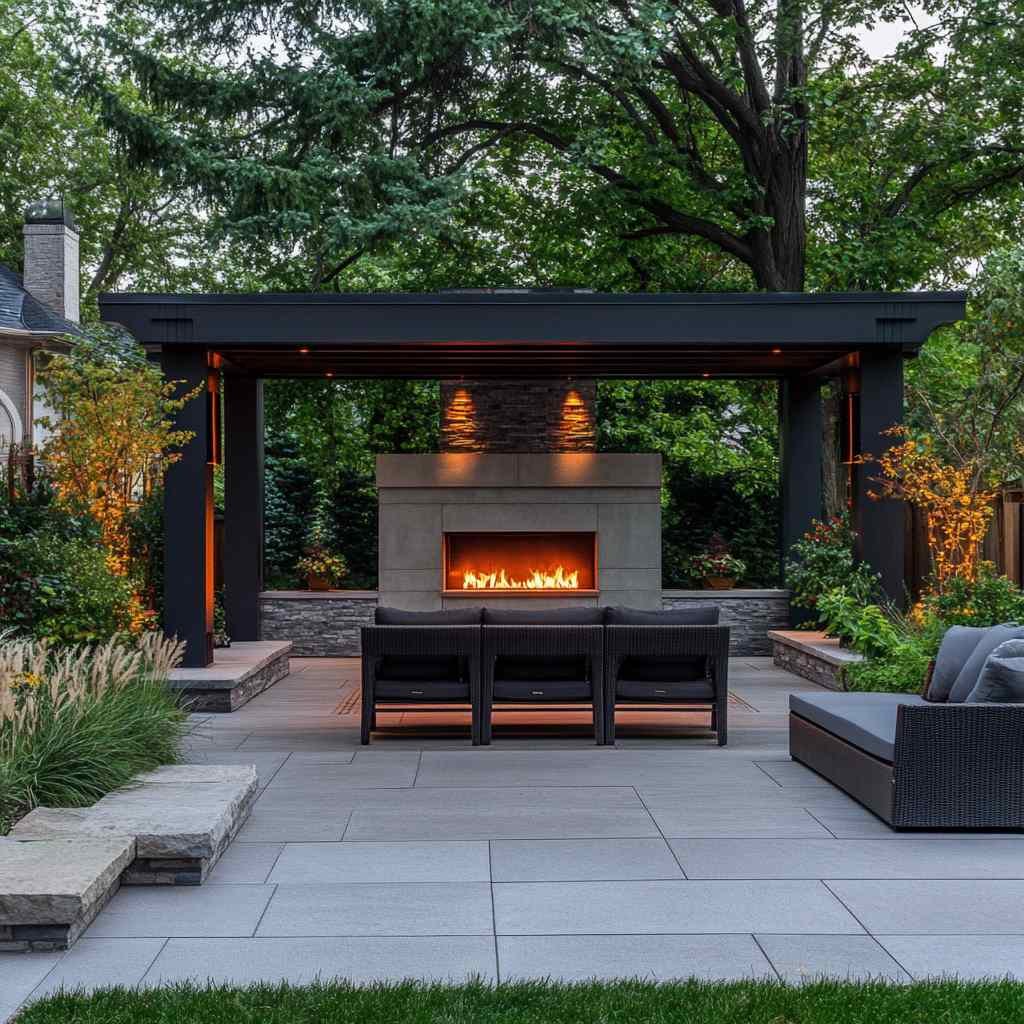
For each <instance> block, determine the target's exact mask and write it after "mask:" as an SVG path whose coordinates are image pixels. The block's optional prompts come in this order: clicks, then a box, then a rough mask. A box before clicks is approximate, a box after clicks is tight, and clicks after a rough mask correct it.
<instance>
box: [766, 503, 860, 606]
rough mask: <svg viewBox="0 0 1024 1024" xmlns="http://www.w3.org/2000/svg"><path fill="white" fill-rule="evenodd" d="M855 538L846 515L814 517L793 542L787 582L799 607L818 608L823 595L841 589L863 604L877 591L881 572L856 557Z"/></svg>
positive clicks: (787, 569)
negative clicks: (820, 519) (821, 519)
mask: <svg viewBox="0 0 1024 1024" xmlns="http://www.w3.org/2000/svg"><path fill="white" fill-rule="evenodd" d="M855 539H856V535H855V534H854V533H853V531H852V530H851V529H850V523H849V519H848V518H847V517H846V516H832V517H831V518H830V519H827V520H825V521H824V522H822V521H819V520H817V519H813V520H811V529H810V530H808V531H807V533H805V534H804V535H803V538H802V539H801V540H798V541H797V542H796V543H795V544H794V545H793V547H792V548H791V549H790V558H789V560H788V561H787V562H786V585H787V586H788V587H789V589H790V590H791V591H792V595H793V596H792V598H791V600H792V603H793V604H794V605H795V606H796V607H797V608H811V609H816V608H817V607H818V601H819V598H820V597H821V596H822V595H823V594H827V593H828V592H829V591H830V590H835V589H837V588H842V589H843V590H844V591H845V592H846V593H847V594H848V595H850V596H851V597H853V598H855V599H857V600H858V601H860V602H861V603H862V604H863V603H866V602H868V601H870V600H871V599H872V598H873V597H874V596H875V595H876V594H877V592H878V574H877V573H875V572H873V571H872V570H871V567H870V566H868V565H867V564H866V563H864V562H857V561H856V559H855V558H854V555H853V545H854V540H855Z"/></svg>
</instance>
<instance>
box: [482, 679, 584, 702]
mask: <svg viewBox="0 0 1024 1024" xmlns="http://www.w3.org/2000/svg"><path fill="white" fill-rule="evenodd" d="M494 699H495V700H496V701H507V700H511V701H526V702H527V703H528V704H543V703H547V702H549V701H563V700H564V701H570V700H571V701H580V700H586V701H589V700H592V699H593V691H592V690H591V687H590V683H589V682H588V681H587V680H586V679H543V678H542V679H505V680H501V679H497V680H495V682H494Z"/></svg>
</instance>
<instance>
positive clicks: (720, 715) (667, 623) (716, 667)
mask: <svg viewBox="0 0 1024 1024" xmlns="http://www.w3.org/2000/svg"><path fill="white" fill-rule="evenodd" d="M702 618H703V619H705V620H707V619H711V621H712V622H717V620H718V609H717V608H694V609H685V610H680V611H666V612H645V611H639V610H634V609H629V608H609V609H608V625H607V626H606V627H605V647H604V651H605V653H604V658H605V669H604V676H605V711H604V721H605V742H606V743H609V744H614V743H615V709H616V707H620V708H622V709H623V710H630V711H646V712H650V711H665V712H679V711H687V710H692V709H693V708H695V707H697V708H708V709H709V710H710V713H711V729H712V730H713V731H714V732H715V735H716V738H717V740H718V745H719V746H725V744H726V742H727V740H728V736H729V705H728V699H729V627H728V626H718V625H712V624H702V625H698V624H694V620H695V619H696V620H700V619H702ZM673 620H674V621H673Z"/></svg>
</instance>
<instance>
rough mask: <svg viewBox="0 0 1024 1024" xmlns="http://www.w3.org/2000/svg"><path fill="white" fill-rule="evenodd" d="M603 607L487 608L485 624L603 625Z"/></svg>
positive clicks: (485, 610)
mask: <svg viewBox="0 0 1024 1024" xmlns="http://www.w3.org/2000/svg"><path fill="white" fill-rule="evenodd" d="M604 611H605V610H604V609H603V608H571V607H570V608H485V609H484V625H485V626H602V625H604Z"/></svg>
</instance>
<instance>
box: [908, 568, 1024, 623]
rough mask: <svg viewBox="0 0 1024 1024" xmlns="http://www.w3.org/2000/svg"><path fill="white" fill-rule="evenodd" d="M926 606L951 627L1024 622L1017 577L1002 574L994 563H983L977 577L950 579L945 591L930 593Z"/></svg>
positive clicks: (1022, 595)
mask: <svg viewBox="0 0 1024 1024" xmlns="http://www.w3.org/2000/svg"><path fill="white" fill-rule="evenodd" d="M922 608H923V611H924V613H925V614H927V615H930V616H933V617H934V618H936V619H939V620H940V621H942V622H944V623H945V624H946V625H947V626H994V625H996V624H997V623H1000V622H1024V591H1022V590H1021V589H1020V587H1018V586H1017V584H1016V583H1014V582H1013V580H1011V579H1008V578H1007V577H1006V576H1000V575H999V571H998V570H997V569H996V567H995V566H994V565H993V564H992V563H991V562H982V563H981V565H980V566H979V568H978V577H977V579H976V580H973V581H972V580H964V579H961V578H960V577H953V578H952V579H949V580H946V582H945V585H944V587H943V591H942V593H937V592H934V591H933V592H932V593H930V594H929V595H928V596H927V597H925V598H924V600H923V602H922Z"/></svg>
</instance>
